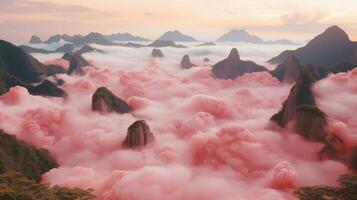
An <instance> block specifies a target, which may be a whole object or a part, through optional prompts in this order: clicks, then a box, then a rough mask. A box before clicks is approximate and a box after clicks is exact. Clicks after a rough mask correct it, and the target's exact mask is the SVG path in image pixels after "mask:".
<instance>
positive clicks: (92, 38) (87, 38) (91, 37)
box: [46, 32, 115, 46]
mask: <svg viewBox="0 0 357 200" xmlns="http://www.w3.org/2000/svg"><path fill="white" fill-rule="evenodd" d="M61 39H62V40H64V41H66V42H71V43H72V44H73V45H75V46H82V45H86V44H100V45H115V43H112V42H111V41H109V40H107V39H106V38H105V36H104V35H102V34H100V33H93V32H92V33H89V34H88V35H83V36H82V35H74V36H69V35H66V34H64V35H59V34H57V35H54V36H51V37H50V38H49V39H48V40H47V41H46V43H54V42H59V41H60V40H61Z"/></svg>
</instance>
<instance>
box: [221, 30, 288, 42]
mask: <svg viewBox="0 0 357 200" xmlns="http://www.w3.org/2000/svg"><path fill="white" fill-rule="evenodd" d="M217 42H246V43H253V44H284V45H292V44H294V43H293V42H292V41H290V40H287V39H280V40H273V41H264V40H263V39H261V38H260V37H258V36H256V35H252V34H250V33H248V32H247V31H246V30H244V29H239V30H238V29H234V30H231V31H229V32H228V33H225V34H223V35H222V36H221V37H219V38H218V39H217Z"/></svg>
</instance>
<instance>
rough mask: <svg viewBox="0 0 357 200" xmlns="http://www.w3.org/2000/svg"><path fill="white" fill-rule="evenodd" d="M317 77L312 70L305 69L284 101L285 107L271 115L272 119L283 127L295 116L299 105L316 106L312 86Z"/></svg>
mask: <svg viewBox="0 0 357 200" xmlns="http://www.w3.org/2000/svg"><path fill="white" fill-rule="evenodd" d="M314 82H315V79H314V78H313V76H312V75H311V73H310V71H308V70H305V71H304V72H303V73H302V74H301V75H300V77H299V79H298V80H297V81H296V83H295V85H294V86H293V87H292V88H291V90H290V94H289V96H288V99H287V100H286V101H285V102H284V103H283V108H282V109H281V110H280V111H279V112H278V113H277V114H275V115H273V116H272V117H271V120H272V121H274V122H275V123H277V124H278V125H279V126H281V127H285V126H286V125H287V124H288V122H290V121H291V120H293V119H294V118H295V115H296V112H297V109H298V107H300V106H302V105H307V106H315V99H314V95H313V94H312V91H311V86H312V84H313V83H314Z"/></svg>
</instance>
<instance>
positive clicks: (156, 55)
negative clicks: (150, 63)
mask: <svg viewBox="0 0 357 200" xmlns="http://www.w3.org/2000/svg"><path fill="white" fill-rule="evenodd" d="M151 56H152V57H154V58H162V57H164V54H163V53H162V51H161V50H160V49H156V48H153V49H152V51H151Z"/></svg>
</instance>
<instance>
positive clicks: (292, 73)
mask: <svg viewBox="0 0 357 200" xmlns="http://www.w3.org/2000/svg"><path fill="white" fill-rule="evenodd" d="M302 70H303V67H302V66H301V65H300V63H299V61H298V60H297V59H296V58H295V57H294V55H290V56H289V57H288V58H287V59H286V60H285V61H284V62H283V63H282V64H280V65H278V66H277V67H276V68H275V70H274V71H272V75H273V76H274V77H275V78H277V79H278V80H279V81H281V82H283V83H288V84H290V83H294V82H295V81H296V80H297V79H298V78H299V76H300V74H301V72H302Z"/></svg>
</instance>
